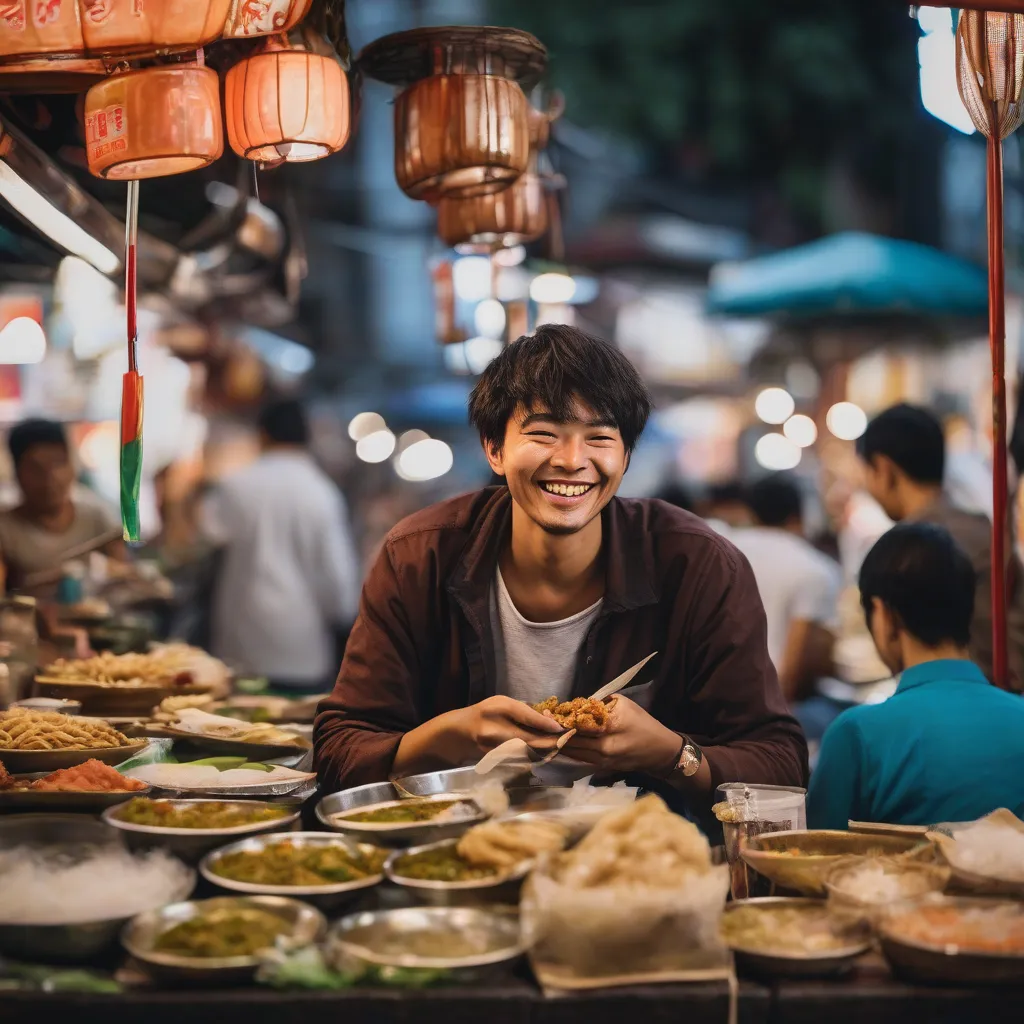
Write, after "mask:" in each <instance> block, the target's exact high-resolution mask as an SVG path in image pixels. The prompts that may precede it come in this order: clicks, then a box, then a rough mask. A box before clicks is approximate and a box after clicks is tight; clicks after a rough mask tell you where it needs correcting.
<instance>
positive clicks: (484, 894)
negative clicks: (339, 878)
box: [384, 839, 532, 907]
mask: <svg viewBox="0 0 1024 1024" xmlns="http://www.w3.org/2000/svg"><path fill="white" fill-rule="evenodd" d="M531 866H532V861H529V860H526V861H523V862H522V863H521V864H518V865H517V866H516V867H515V869H513V870H511V871H509V870H504V871H503V870H501V869H499V868H496V867H491V866H484V865H479V864H471V863H470V862H469V861H468V860H466V859H465V858H464V857H462V856H460V855H459V851H458V840H456V839H445V840H442V841H441V842H439V843H429V844H427V845H426V846H414V847H413V848H412V849H409V850H396V851H395V852H394V853H392V854H391V856H390V857H388V859H387V862H386V863H385V865H384V874H385V876H386V877H387V879H388V881H390V882H392V883H394V884H395V885H398V886H401V887H402V888H403V889H405V890H406V891H407V892H408V893H409V894H410V895H412V896H414V897H415V898H416V899H418V900H420V901H421V902H423V903H428V904H431V905H432V906H437V907H461V906H480V905H484V904H498V903H505V904H517V903H518V902H519V890H520V889H521V888H522V885H523V879H524V878H525V877H526V875H527V874H528V873H529V871H530V867H531Z"/></svg>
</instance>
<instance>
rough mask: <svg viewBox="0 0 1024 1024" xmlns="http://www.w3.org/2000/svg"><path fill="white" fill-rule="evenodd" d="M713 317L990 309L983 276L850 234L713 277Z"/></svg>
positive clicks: (918, 249)
mask: <svg viewBox="0 0 1024 1024" xmlns="http://www.w3.org/2000/svg"><path fill="white" fill-rule="evenodd" d="M707 303H708V309H709V311H710V312H713V313H722V314H726V315H729V316H773V315H775V316H779V315H787V316H793V317H801V316H806V317H814V316H835V315H843V314H851V315H858V314H860V315H863V314H883V315H884V314H894V313H895V314H924V315H930V316H951V317H976V316H984V315H985V313H986V311H987V309H988V281H987V278H986V276H985V271H984V269H982V268H981V267H976V266H975V265H974V264H973V263H968V262H967V261H966V260H961V259H958V258H957V257H955V256H949V255H947V254H946V253H944V252H940V251H939V250H938V249H933V248H930V247H929V246H926V245H919V244H918V243H916V242H905V241H899V240H897V239H895V238H885V237H883V236H881V235H870V234H862V233H860V232H852V231H851V232H845V233H843V234H838V235H832V236H830V237H829V238H823V239H821V240H820V241H817V242H812V243H810V244H809V245H802V246H798V247H797V248H794V249H786V250H785V251H783V252H778V253H773V254H772V255H770V256H761V257H758V258H757V259H752V260H746V261H745V262H743V263H731V264H719V265H718V266H717V267H715V269H714V270H713V271H712V274H711V280H710V285H709V288H708V297H707Z"/></svg>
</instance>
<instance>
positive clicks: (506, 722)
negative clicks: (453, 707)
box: [444, 696, 565, 757]
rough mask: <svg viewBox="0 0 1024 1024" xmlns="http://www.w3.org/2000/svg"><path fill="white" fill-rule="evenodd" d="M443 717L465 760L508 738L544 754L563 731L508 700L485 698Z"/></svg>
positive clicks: (529, 709) (528, 706)
mask: <svg viewBox="0 0 1024 1024" xmlns="http://www.w3.org/2000/svg"><path fill="white" fill-rule="evenodd" d="M444 717H446V718H449V719H450V721H449V722H448V723H447V724H448V727H449V728H450V729H451V730H452V732H453V733H454V734H455V735H456V736H458V738H459V740H461V742H462V743H463V744H465V746H466V748H467V751H468V755H467V756H469V757H478V756H479V755H480V754H485V753H486V752H487V751H488V750H493V749H494V748H495V747H497V746H500V745H501V744H502V743H504V742H506V741H507V740H512V739H519V740H523V741H524V742H525V743H528V744H529V745H530V746H531V747H533V748H534V749H535V750H540V751H543V752H545V753H546V752H548V751H550V750H553V749H554V745H555V744H554V741H555V739H556V738H557V737H558V736H559V735H560V734H561V733H562V732H564V731H565V730H564V729H563V728H562V727H561V726H560V725H559V724H558V723H557V722H556V721H555V720H554V719H553V718H549V717H547V716H545V715H542V714H541V713H540V712H539V711H534V710H533V708H532V707H530V705H529V704H525V703H524V702H523V701H521V700H513V699H512V698H511V697H502V696H497V697H488V698H487V699H486V700H482V701H480V703H479V704H472V705H470V706H469V707H468V708H460V709H459V710H458V711H451V712H449V713H448V715H447V716H444Z"/></svg>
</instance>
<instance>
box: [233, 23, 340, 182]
mask: <svg viewBox="0 0 1024 1024" xmlns="http://www.w3.org/2000/svg"><path fill="white" fill-rule="evenodd" d="M224 114H225V118H226V120H227V129H228V141H229V142H230V144H231V148H232V149H233V150H234V151H235V153H237V154H238V155H239V156H241V157H245V158H246V159H248V160H255V161H258V162H259V163H266V164H278V163H281V162H283V161H287V162H289V163H303V162H306V161H310V160H319V159H320V158H321V157H325V156H330V154H332V153H336V152H337V151H338V150H339V149H341V148H342V147H343V146H344V145H345V143H346V142H348V139H349V134H350V133H351V130H352V102H351V94H350V91H349V85H348V78H347V77H346V75H345V69H344V68H343V67H342V65H341V62H340V61H339V59H338V55H337V53H336V52H335V51H334V49H333V47H332V46H331V45H330V43H328V41H327V39H326V38H324V37H323V36H321V35H320V34H319V33H318V32H317V31H316V29H315V27H313V26H310V25H306V26H303V28H301V29H299V30H297V31H296V32H293V33H292V34H291V35H277V36H273V37H271V39H269V40H268V41H267V42H266V43H265V44H264V45H263V46H262V47H261V48H260V49H259V50H258V51H257V52H256V53H255V54H253V55H252V56H251V57H246V58H245V59H244V60H241V61H239V62H238V63H237V64H236V65H235V66H234V67H232V68H231V69H230V70H229V71H228V73H227V76H226V77H225V80H224Z"/></svg>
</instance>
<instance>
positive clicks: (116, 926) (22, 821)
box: [0, 814, 196, 963]
mask: <svg viewBox="0 0 1024 1024" xmlns="http://www.w3.org/2000/svg"><path fill="white" fill-rule="evenodd" d="M0 821H2V825H0V849H10V848H13V847H19V846H32V847H44V848H45V847H61V848H63V849H67V850H68V851H69V852H71V853H75V852H80V853H81V854H83V855H85V854H86V853H87V852H88V851H89V849H90V848H91V849H95V848H97V847H99V848H102V847H116V848H121V849H123V848H124V843H123V841H122V840H121V837H120V835H119V834H118V833H117V832H115V831H114V829H112V828H110V827H109V826H108V825H106V824H104V823H103V822H102V821H97V820H95V819H93V818H89V817H87V816H85V815H82V814H12V815H10V816H8V817H5V818H2V819H0ZM195 881H196V876H195V872H194V871H190V872H189V875H188V878H187V880H186V881H185V882H183V884H182V887H181V890H180V891H179V892H177V893H175V894H174V898H175V899H176V900H183V899H186V898H187V897H188V896H189V895H190V894H191V892H192V890H193V889H194V888H195ZM128 920H130V918H129V917H123V916H122V917H117V918H111V919H108V920H102V921H83V922H75V923H72V924H17V923H13V924H12V923H4V922H0V953H6V954H8V955H10V956H13V957H17V958H18V959H19V960H29V961H32V960H35V961H40V962H42V963H81V962H85V961H89V960H92V959H94V958H95V957H97V956H99V955H100V954H101V953H103V952H104V951H105V950H106V949H107V948H108V947H110V946H113V945H114V944H115V943H116V941H117V936H118V933H119V932H120V931H121V928H122V927H123V926H124V924H125V922H126V921H128Z"/></svg>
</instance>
